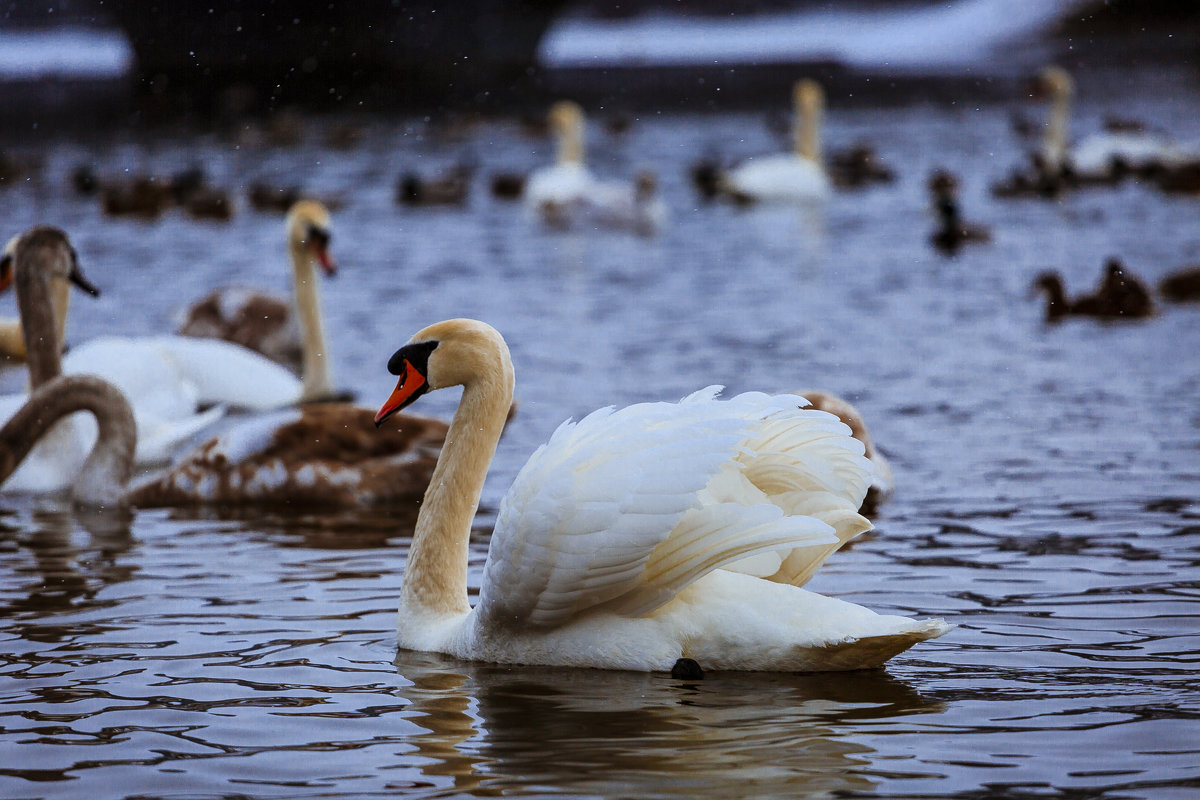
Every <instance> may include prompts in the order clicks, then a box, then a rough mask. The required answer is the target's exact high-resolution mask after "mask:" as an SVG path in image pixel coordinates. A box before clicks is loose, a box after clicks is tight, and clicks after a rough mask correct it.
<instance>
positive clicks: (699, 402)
mask: <svg viewBox="0 0 1200 800" xmlns="http://www.w3.org/2000/svg"><path fill="white" fill-rule="evenodd" d="M718 391H719V387H709V388H708V389H706V390H703V391H701V392H697V393H696V394H694V395H691V396H690V397H687V398H685V399H684V400H683V401H682V402H680V403H678V404H675V403H645V404H639V405H634V406H629V407H628V408H624V409H621V410H619V411H614V410H612V409H611V408H609V409H602V410H600V411H596V412H594V413H592V414H589V415H588V416H587V417H585V418H584V419H582V420H580V421H579V422H577V423H572V422H567V423H564V424H563V425H562V426H560V427H559V429H558V430H557V431H556V432H555V433H554V435H553V436H552V437H551V438H550V441H549V442H547V443H546V444H545V445H543V446H542V447H541V448H540V449H539V450H538V451H537V452H535V453H534V454H533V456H532V457H531V458H530V459H529V461H528V462H527V463H526V465H525V467H524V468H523V469H522V470H521V472H520V474H519V475H518V476H517V478H516V480H515V481H514V482H513V486H512V488H511V489H510V490H509V492H508V495H507V496H506V497H505V498H504V501H503V502H502V503H501V507H500V513H499V515H498V518H497V522H496V529H495V532H494V533H493V535H492V544H491V550H490V553H489V556H488V563H487V567H486V569H485V572H484V576H483V583H482V587H481V590H480V601H479V609H478V613H479V614H480V615H481V617H485V618H486V620H487V623H488V624H489V625H501V626H508V625H529V626H533V627H542V628H546V627H554V626H557V625H561V624H563V623H564V622H566V621H568V620H569V619H571V618H572V617H574V616H577V615H579V614H581V613H584V612H586V611H589V610H593V609H597V608H598V607H601V606H603V607H604V608H606V609H608V610H611V611H616V612H619V613H622V614H628V615H642V614H647V613H650V612H651V611H653V610H654V609H656V608H658V607H660V606H662V605H663V604H665V603H667V602H669V601H670V600H671V598H673V597H674V596H675V595H676V594H677V593H678V592H679V591H680V590H681V589H683V588H684V587H685V586H687V585H688V584H690V583H692V582H693V581H695V580H696V579H697V578H699V577H701V576H702V575H705V574H707V573H708V572H711V571H712V570H714V569H717V568H720V567H723V566H727V565H730V564H733V562H738V561H744V560H746V559H749V558H753V557H756V556H757V555H759V554H763V553H767V554H775V553H777V555H773V556H771V559H773V560H771V559H768V563H770V564H771V565H772V569H773V570H775V571H779V570H780V569H781V565H782V564H784V563H786V562H787V561H788V560H789V558H790V557H791V554H792V553H796V552H804V551H811V552H812V553H813V554H814V557H815V556H816V555H817V554H819V553H821V552H825V551H828V552H832V549H836V548H837V546H839V544H840V542H841V540H842V533H841V531H840V530H838V529H836V527H837V526H833V525H831V524H829V523H828V522H827V521H825V520H823V519H822V516H830V514H831V512H833V511H837V512H844V511H845V510H846V509H849V510H850V513H851V514H853V516H854V517H855V518H857V520H861V524H862V525H864V526H865V527H860V528H859V529H858V530H865V529H866V528H869V527H870V524H869V523H867V522H866V521H865V520H863V519H862V518H861V517H858V516H857V514H856V513H854V512H855V510H856V509H857V507H858V503H859V502H861V500H862V494H863V493H864V492H865V491H866V485H867V481H868V479H869V476H870V466H869V462H867V461H866V459H864V458H863V457H862V445H861V444H859V443H858V442H857V441H856V440H854V439H851V438H850V436H849V429H848V428H846V427H845V426H844V425H842V424H841V422H839V421H838V420H837V418H836V417H834V416H832V415H830V414H825V413H824V412H819V411H812V410H802V409H800V408H799V405H800V404H801V403H803V402H804V401H803V400H801V399H799V398H797V397H796V396H794V395H783V396H779V397H771V396H768V395H764V394H756V393H751V394H743V395H738V396H737V397H734V398H731V399H729V400H717V399H715V396H716V393H717V392H718ZM809 494H811V495H814V496H815V495H824V496H827V497H826V500H825V501H824V502H821V501H813V502H810V503H809V506H810V508H809V509H808V510H809V511H812V512H814V513H811V514H801V513H797V512H796V511H795V509H798V508H801V507H803V506H804V502H803V499H802V498H801V497H800V495H809ZM777 498H778V499H777ZM833 517H834V518H836V514H833ZM842 522H843V523H844V522H845V520H842ZM856 524H857V523H856ZM831 548H832V549H831ZM792 560H793V561H794V560H795V559H792ZM818 563H819V562H818ZM792 571H797V570H796V569H793V570H792Z"/></svg>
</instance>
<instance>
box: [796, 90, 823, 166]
mask: <svg viewBox="0 0 1200 800" xmlns="http://www.w3.org/2000/svg"><path fill="white" fill-rule="evenodd" d="M792 146H793V147H794V149H795V151H796V155H798V156H801V157H803V158H807V159H808V160H809V161H812V162H815V163H817V164H820V163H821V105H820V103H818V102H816V101H815V100H813V99H805V100H804V101H802V102H798V103H797V105H796V109H795V115H794V118H793V119H792Z"/></svg>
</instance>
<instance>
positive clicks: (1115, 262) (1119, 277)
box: [1104, 256, 1125, 282]
mask: <svg viewBox="0 0 1200 800" xmlns="http://www.w3.org/2000/svg"><path fill="white" fill-rule="evenodd" d="M1104 277H1105V279H1106V280H1108V281H1117V282H1124V280H1125V265H1124V264H1123V263H1122V262H1121V259H1119V258H1116V257H1115V256H1110V257H1109V258H1108V260H1107V261H1105V262H1104Z"/></svg>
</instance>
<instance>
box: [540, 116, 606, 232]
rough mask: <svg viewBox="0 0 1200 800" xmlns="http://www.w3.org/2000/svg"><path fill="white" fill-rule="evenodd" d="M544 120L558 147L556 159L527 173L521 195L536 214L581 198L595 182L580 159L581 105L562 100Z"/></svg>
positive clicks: (582, 123) (581, 138) (581, 156)
mask: <svg viewBox="0 0 1200 800" xmlns="http://www.w3.org/2000/svg"><path fill="white" fill-rule="evenodd" d="M547 121H548V122H549V125H550V130H551V132H553V134H554V138H555V143H556V147H557V154H556V158H555V162H554V164H553V165H552V166H549V167H541V168H540V169H536V170H534V171H533V172H532V173H530V175H529V177H528V178H527V179H526V181H525V191H524V195H523V197H524V202H525V205H526V207H527V208H529V209H530V210H532V211H534V212H536V213H539V214H546V213H548V212H549V213H554V210H555V209H557V208H560V207H566V206H569V205H571V204H572V203H575V202H579V201H582V200H584V199H585V198H586V196H587V194H588V192H589V191H591V189H592V186H593V184H594V183H595V179H594V178H593V177H592V173H591V172H590V171H589V170H588V168H587V166H585V165H584V163H583V150H584V145H583V135H584V121H583V109H582V108H580V107H579V104H578V103H572V102H571V101H569V100H561V101H559V102H557V103H555V104H554V105H553V106H551V107H550V112H549V114H548V115H547Z"/></svg>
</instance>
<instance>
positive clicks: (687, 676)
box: [671, 658, 704, 681]
mask: <svg viewBox="0 0 1200 800" xmlns="http://www.w3.org/2000/svg"><path fill="white" fill-rule="evenodd" d="M671 677H672V678H678V679H679V680H684V681H699V680H703V679H704V670H702V669H700V665H699V664H697V663H696V662H695V661H693V660H692V659H690V658H681V659H679V660H678V661H676V662H675V666H673V667H671Z"/></svg>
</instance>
